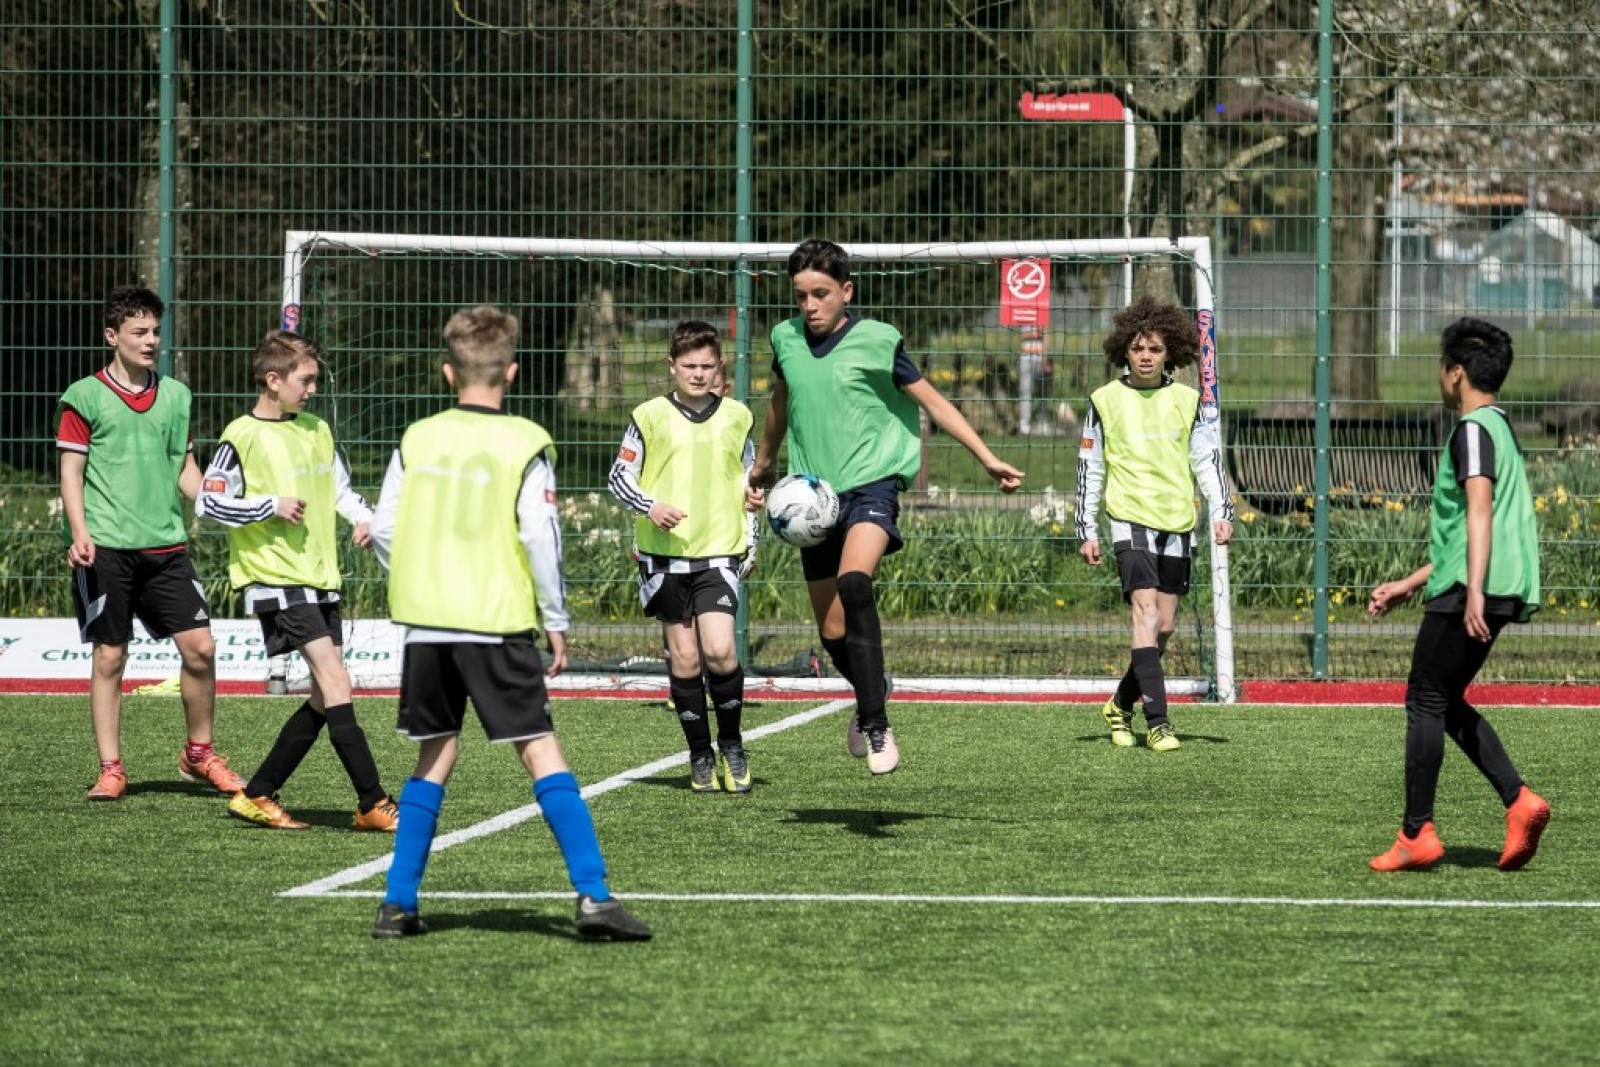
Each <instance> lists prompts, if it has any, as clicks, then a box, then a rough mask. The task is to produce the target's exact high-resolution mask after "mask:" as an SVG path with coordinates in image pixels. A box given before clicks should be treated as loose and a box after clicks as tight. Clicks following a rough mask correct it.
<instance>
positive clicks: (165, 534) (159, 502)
mask: <svg viewBox="0 0 1600 1067" xmlns="http://www.w3.org/2000/svg"><path fill="white" fill-rule="evenodd" d="M164 310H165V309H164V307H163V305H162V303H161V298H160V297H158V296H156V294H155V293H152V292H151V291H150V290H148V289H141V288H136V287H132V286H128V287H123V288H118V289H114V290H112V292H111V296H110V298H109V299H107V301H106V306H105V341H106V344H108V345H109V346H111V362H110V363H108V364H107V365H106V366H105V368H104V369H102V370H100V371H99V372H97V373H95V374H93V375H91V376H90V377H88V378H83V379H80V380H79V381H76V382H74V383H73V384H72V385H71V386H70V387H68V389H67V391H66V392H65V393H64V394H63V395H62V397H61V402H60V405H59V409H58V412H57V421H58V430H57V433H56V448H57V449H58V450H59V452H60V455H61V503H62V505H63V508H62V511H63V522H62V532H63V534H64V536H65V538H66V542H67V562H68V563H69V564H71V566H72V602H73V606H74V608H75V609H76V611H77V616H78V629H79V632H80V634H81V635H82V638H83V640H84V641H86V642H92V643H93V644H94V665H93V668H92V669H93V673H92V675H91V676H90V681H89V717H90V720H91V721H92V723H93V725H94V739H95V745H96V747H98V748H99V750H100V775H99V777H98V779H96V781H95V783H94V785H92V786H90V787H89V791H88V798H89V799H90V800H118V799H120V798H121V797H122V795H123V794H124V793H126V792H127V789H128V774H127V771H126V770H125V769H124V768H123V765H122V754H121V733H122V675H123V671H124V670H125V669H126V667H127V664H128V643H129V642H130V641H131V640H132V639H133V620H134V618H135V617H136V616H137V617H138V619H139V621H140V622H142V623H143V624H144V628H145V630H146V632H148V633H149V635H150V636H151V637H152V638H157V639H159V638H163V637H171V638H172V641H173V643H174V644H175V645H177V646H178V654H179V656H180V657H181V659H182V664H183V666H182V671H181V674H180V680H179V685H180V692H181V693H182V695H183V714H184V718H185V720H186V721H187V725H188V743H187V744H186V745H185V746H184V750H183V753H182V754H181V755H180V756H179V757H178V773H180V774H181V775H183V776H184V777H185V778H188V779H189V780H191V781H202V782H206V783H208V784H209V785H211V786H213V787H215V788H216V789H217V790H218V791H219V792H223V793H233V792H235V791H236V790H238V789H239V787H240V786H242V785H243V784H244V783H243V781H242V780H241V779H240V778H239V776H238V775H237V774H235V773H234V772H233V771H232V770H230V769H229V768H228V760H227V757H225V756H223V755H221V754H219V753H218V752H217V751H216V750H215V748H214V747H213V745H212V728H213V722H214V718H215V710H216V690H217V685H216V650H217V646H216V642H215V641H214V640H212V637H211V613H210V609H209V608H208V607H207V606H206V598H205V593H204V592H203V591H202V590H201V588H200V582H199V580H198V579H197V578H196V577H195V573H194V566H193V564H191V563H190V562H189V553H188V549H187V539H188V534H187V531H186V530H185V529H184V522H183V502H182V500H181V499H180V496H179V494H180V493H181V494H182V495H183V496H187V497H188V498H189V499H191V500H193V499H194V497H195V495H196V494H197V493H198V492H199V491H200V468H199V467H198V466H196V464H195V461H194V446H193V442H192V441H191V439H190V428H189V409H190V406H191V402H192V400H191V396H190V393H189V388H188V386H186V385H184V384H183V383H182V382H180V381H178V380H177V379H175V378H169V377H166V376H164V375H161V374H157V373H156V369H155V367H156V353H157V351H158V349H159V348H160V344H161V314H162V312H163V311H164Z"/></svg>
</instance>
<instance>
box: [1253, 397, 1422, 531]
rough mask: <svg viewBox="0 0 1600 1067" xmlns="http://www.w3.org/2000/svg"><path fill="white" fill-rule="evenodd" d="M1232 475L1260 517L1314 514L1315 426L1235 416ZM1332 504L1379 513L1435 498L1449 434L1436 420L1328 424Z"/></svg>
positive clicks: (1298, 421) (1284, 419) (1418, 416)
mask: <svg viewBox="0 0 1600 1067" xmlns="http://www.w3.org/2000/svg"><path fill="white" fill-rule="evenodd" d="M1226 424H1227V437H1228V442H1227V449H1226V452H1227V457H1228V475H1229V477H1230V478H1232V480H1233V489H1234V492H1236V493H1237V494H1238V495H1239V496H1240V497H1242V498H1243V499H1245V500H1247V501H1248V502H1249V503H1250V506H1251V507H1253V508H1255V509H1256V510H1257V511H1261V512H1265V513H1266V514H1268V515H1287V514H1289V513H1290V512H1294V511H1310V510H1311V506H1310V504H1309V503H1308V501H1309V500H1310V498H1311V497H1312V496H1313V495H1314V493H1315V486H1316V484H1317V477H1316V423H1315V422H1313V421H1312V420H1311V419H1309V418H1304V417H1293V416H1289V417H1277V416H1266V417H1258V416H1255V415H1241V416H1236V417H1230V418H1228V419H1227V420H1226ZM1329 428H1330V435H1329V436H1330V439H1331V443H1332V448H1331V450H1330V453H1329V461H1330V474H1331V476H1330V478H1329V480H1328V485H1329V489H1330V492H1329V497H1328V499H1329V502H1330V503H1332V504H1337V505H1343V506H1348V507H1381V506H1382V505H1383V502H1384V501H1386V500H1391V499H1394V498H1397V497H1398V498H1408V502H1410V498H1415V497H1417V496H1419V495H1420V496H1423V497H1426V496H1427V495H1429V494H1430V493H1432V492H1433V477H1434V472H1435V471H1436V470H1437V468H1438V465H1439V449H1440V448H1441V447H1442V446H1443V443H1444V440H1445V435H1446V434H1447V432H1448V428H1447V426H1446V425H1445V424H1443V423H1442V422H1441V420H1440V419H1439V417H1438V416H1436V415H1432V414H1429V415H1421V414H1411V415H1395V416H1391V417H1389V418H1336V419H1334V420H1332V422H1331V424H1330V427H1329Z"/></svg>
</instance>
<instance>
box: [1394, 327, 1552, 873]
mask: <svg viewBox="0 0 1600 1067" xmlns="http://www.w3.org/2000/svg"><path fill="white" fill-rule="evenodd" d="M1511 358H1512V352H1511V337H1510V335H1508V334H1507V333H1506V332H1505V331H1504V330H1502V329H1500V328H1499V327H1498V326H1495V325H1493V324H1492V323H1488V322H1484V321H1482V320H1480V319H1458V320H1457V321H1456V322H1455V323H1453V324H1452V325H1450V326H1449V327H1447V328H1446V329H1445V331H1444V335H1443V337H1442V338H1441V343H1440V359H1439V394H1440V396H1441V397H1442V398H1443V400H1444V406H1445V407H1446V408H1448V409H1449V410H1451V411H1454V412H1457V413H1458V414H1460V416H1461V421H1460V422H1459V423H1457V424H1456V428H1455V430H1454V431H1453V432H1452V433H1451V435H1450V440H1449V441H1448V442H1447V443H1446V444H1445V449H1444V455H1443V456H1442V457H1441V459H1440V462H1439V471H1438V474H1437V476H1436V477H1435V480H1434V486H1433V513H1432V514H1431V515H1430V516H1429V538H1428V562H1427V563H1426V564H1425V565H1424V566H1422V567H1421V568H1419V569H1418V570H1417V571H1415V572H1413V573H1412V574H1410V575H1408V576H1407V577H1405V578H1402V579H1400V580H1399V581H1395V582H1385V583H1384V584H1383V585H1380V586H1378V587H1377V588H1376V589H1374V590H1373V591H1372V598H1371V600H1370V602H1369V603H1368V605H1367V611H1368V612H1369V613H1370V614H1371V615H1372V616H1373V617H1375V618H1376V617H1378V616H1381V615H1384V614H1385V613H1387V612H1388V611H1389V610H1390V609H1391V608H1393V607H1394V606H1395V605H1396V604H1402V603H1404V602H1405V601H1407V600H1409V599H1410V598H1411V596H1412V595H1413V594H1414V593H1416V591H1417V590H1419V589H1421V590H1422V595H1423V599H1424V601H1425V606H1424V608H1423V615H1422V625H1421V626H1420V627H1419V628H1418V629H1417V643H1416V648H1415V651H1413V653H1412V657H1411V676H1410V677H1409V678H1408V679H1407V681H1406V809H1405V819H1404V821H1403V822H1402V823H1401V826H1400V833H1399V835H1398V836H1397V837H1396V838H1395V842H1394V845H1393V847H1391V848H1390V849H1389V851H1387V852H1385V853H1383V854H1382V855H1381V856H1375V857H1373V859H1372V861H1371V864H1370V866H1371V867H1372V869H1373V870H1375V871H1414V870H1421V869H1423V868H1425V867H1429V866H1432V865H1433V864H1434V863H1437V862H1438V861H1439V860H1440V859H1442V858H1443V857H1444V845H1443V844H1442V843H1441V842H1440V841H1439V835H1438V833H1436V832H1435V830H1434V827H1433V798H1434V792H1435V790H1436V789H1437V788H1438V784H1439V768H1440V766H1441V765H1442V764H1443V763H1444V738H1445V735H1446V734H1449V735H1450V739H1451V740H1453V741H1454V742H1455V743H1456V745H1457V746H1459V747H1460V749H1461V751H1462V752H1465V753H1466V755H1467V758H1468V759H1470V760H1471V761H1472V764H1473V766H1475V767H1477V768H1478V770H1479V772H1480V773H1482V774H1483V776H1484V777H1485V778H1487V779H1488V780H1489V784H1490V785H1492V786H1494V789H1495V792H1497V793H1499V794H1500V801H1501V803H1503V804H1504V805H1505V807H1506V837H1505V846H1504V848H1503V849H1502V850H1501V853H1500V869H1501V870H1502V871H1515V870H1519V869H1521V868H1522V867H1524V866H1526V865H1527V863H1528V861H1529V860H1531V859H1533V855H1534V853H1535V852H1536V851H1538V848H1539V837H1540V835H1541V834H1543V833H1544V828H1545V825H1546V824H1547V823H1548V822H1549V821H1550V805H1549V804H1548V803H1546V802H1545V800H1544V798H1543V797H1541V796H1539V794H1537V793H1535V792H1534V791H1533V790H1531V789H1529V788H1528V787H1527V785H1526V784H1524V783H1523V781H1522V777H1521V775H1519V774H1518V773H1517V769H1516V767H1515V766H1514V765H1513V764H1512V762H1511V757H1510V756H1508V755H1506V750H1505V748H1504V747H1503V746H1502V745H1501V744H1500V737H1499V735H1498V734H1496V733H1495V730H1494V727H1493V726H1491V725H1490V724H1489V720H1487V719H1485V718H1484V717H1483V716H1482V715H1479V714H1478V711H1477V709H1476V708H1474V707H1473V706H1472V705H1471V704H1468V703H1467V700H1466V693H1467V687H1468V686H1469V685H1471V684H1472V680H1473V678H1475V677H1477V674H1478V671H1479V669H1480V668H1481V667H1482V666H1483V664H1484V661H1485V660H1486V659H1487V658H1488V656H1489V650H1490V649H1491V648H1493V647H1494V642H1495V639H1496V638H1497V637H1499V636H1500V631H1501V630H1503V629H1504V628H1505V627H1506V626H1507V625H1509V624H1510V623H1513V622H1527V621H1528V620H1529V619H1530V618H1532V617H1533V613H1534V612H1535V611H1537V610H1539V529H1538V524H1537V523H1536V521H1535V519H1534V513H1533V495H1532V493H1531V492H1530V491H1529V489H1528V475H1527V470H1526V469H1525V467H1524V464H1523V459H1522V448H1521V446H1520V445H1519V444H1518V442H1517V437H1516V434H1515V433H1514V432H1513V431H1512V429H1511V422H1510V420H1509V419H1508V418H1507V417H1506V413H1505V411H1504V410H1503V409H1501V408H1499V407H1497V406H1496V405H1495V398H1496V395H1497V394H1498V393H1499V392H1500V387H1501V385H1503V384H1504V383H1505V379H1506V375H1507V373H1509V372H1510V370H1511Z"/></svg>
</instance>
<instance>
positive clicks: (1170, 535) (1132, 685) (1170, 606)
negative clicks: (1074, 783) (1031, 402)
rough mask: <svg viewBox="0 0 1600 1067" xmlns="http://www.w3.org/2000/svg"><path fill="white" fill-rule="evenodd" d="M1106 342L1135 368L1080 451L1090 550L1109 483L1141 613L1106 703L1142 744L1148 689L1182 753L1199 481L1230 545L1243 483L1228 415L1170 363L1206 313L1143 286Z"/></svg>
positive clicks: (1132, 595)
mask: <svg viewBox="0 0 1600 1067" xmlns="http://www.w3.org/2000/svg"><path fill="white" fill-rule="evenodd" d="M1103 347H1104V348H1105V353H1106V356H1107V357H1108V358H1109V359H1110V361H1111V363H1112V364H1113V365H1114V366H1120V367H1122V368H1123V371H1122V374H1121V375H1120V376H1119V377H1118V378H1117V379H1115V380H1114V381H1111V382H1109V383H1107V384H1106V385H1103V386H1101V387H1100V388H1099V389H1097V390H1095V392H1094V394H1093V395H1092V396H1091V397H1090V398H1089V414H1088V417H1087V418H1086V419H1085V420H1084V427H1083V442H1082V445H1081V447H1080V448H1079V451H1078V493H1077V509H1076V510H1077V515H1076V521H1077V533H1078V539H1079V542H1080V544H1079V546H1078V552H1079V554H1080V555H1082V556H1083V558H1084V560H1085V561H1086V562H1087V563H1088V564H1089V565H1090V566H1091V567H1098V566H1099V565H1100V561H1101V554H1100V529H1099V516H1100V501H1101V492H1102V490H1103V491H1104V494H1105V509H1106V516H1107V517H1108V518H1109V519H1110V520H1111V543H1112V547H1113V550H1114V551H1115V553H1116V557H1117V571H1118V573H1119V574H1120V576H1121V578H1122V598H1123V599H1124V600H1125V601H1127V602H1128V605H1129V607H1130V608H1131V609H1132V614H1133V640H1132V649H1133V652H1132V655H1131V657H1130V662H1129V664H1128V669H1127V671H1126V672H1125V673H1124V674H1123V676H1122V681H1121V683H1120V684H1119V685H1118V686H1117V691H1116V692H1115V693H1114V694H1113V695H1112V697H1111V699H1110V700H1107V701H1106V703H1105V706H1104V707H1103V708H1101V709H1100V713H1101V715H1102V716H1103V717H1104V718H1105V721H1106V725H1107V726H1108V727H1110V729H1111V743H1112V744H1114V745H1116V746H1118V747H1119V748H1129V747H1132V746H1133V744H1134V743H1135V742H1134V737H1133V731H1131V730H1130V729H1129V728H1128V722H1129V719H1130V717H1131V715H1132V712H1133V704H1134V701H1135V700H1138V699H1140V698H1141V697H1142V698H1143V700H1144V717H1145V722H1146V724H1147V725H1148V726H1149V732H1148V733H1146V735H1145V744H1146V745H1148V746H1149V747H1150V748H1151V749H1152V750H1154V751H1156V752H1170V751H1171V750H1173V749H1175V748H1177V747H1179V742H1178V735H1177V733H1175V732H1174V731H1173V729H1172V723H1171V722H1169V721H1168V719H1167V680H1166V675H1165V674H1164V673H1163V671H1162V669H1161V654H1162V653H1163V652H1165V651H1166V648H1167V642H1168V640H1170V639H1171V637H1172V630H1173V627H1174V626H1175V625H1176V622H1177V617H1178V598H1179V597H1181V596H1183V595H1184V594H1185V593H1187V592H1188V591H1189V561H1190V557H1191V555H1192V554H1193V549H1194V544H1193V540H1194V539H1193V532H1192V531H1193V530H1194V519H1195V516H1194V487H1195V483H1196V482H1198V483H1199V485H1200V491H1201V493H1202V495H1204V496H1205V499H1206V512H1207V514H1208V515H1209V516H1210V519H1211V539H1212V541H1213V542H1214V543H1216V544H1219V545H1225V544H1227V543H1228V542H1229V541H1230V540H1231V539H1232V538H1233V494H1232V493H1231V492H1229V490H1228V485H1227V480H1226V477H1225V476H1224V475H1223V473H1222V441H1221V438H1220V436H1219V435H1218V432H1217V424H1216V423H1215V422H1213V421H1210V420H1207V419H1204V418H1201V414H1200V394H1199V393H1198V392H1196V391H1195V390H1194V389H1191V388H1190V387H1189V386H1187V385H1183V384H1180V383H1178V382H1176V381H1174V380H1173V379H1172V377H1171V375H1169V374H1167V368H1169V367H1187V366H1189V365H1190V364H1191V363H1193V362H1195V360H1196V359H1198V358H1199V355H1200V330H1199V327H1197V326H1196V325H1195V323H1194V320H1192V319H1191V318H1189V316H1188V315H1186V314H1185V313H1184V311H1183V309H1182V308H1180V307H1178V306H1177V305H1176V304H1169V303H1165V302H1163V301H1160V300H1157V299H1156V298H1155V297H1153V296H1149V295H1145V296H1141V297H1140V298H1139V299H1138V300H1136V301H1134V303H1133V304H1132V305H1130V306H1129V307H1127V308H1125V309H1124V310H1123V311H1122V312H1121V313H1120V314H1118V315H1117V316H1116V318H1114V319H1113V320H1112V328H1111V334H1110V336H1108V337H1107V338H1106V339H1105V342H1104V345H1103ZM1191 472H1192V477H1191Z"/></svg>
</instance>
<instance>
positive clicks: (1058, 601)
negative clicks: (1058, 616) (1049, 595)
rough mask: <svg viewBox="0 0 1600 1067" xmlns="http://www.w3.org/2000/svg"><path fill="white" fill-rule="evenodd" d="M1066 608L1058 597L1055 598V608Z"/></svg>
mask: <svg viewBox="0 0 1600 1067" xmlns="http://www.w3.org/2000/svg"><path fill="white" fill-rule="evenodd" d="M1066 606H1067V602H1066V601H1065V600H1062V599H1061V598H1060V597H1056V607H1058V608H1064V607H1066Z"/></svg>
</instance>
